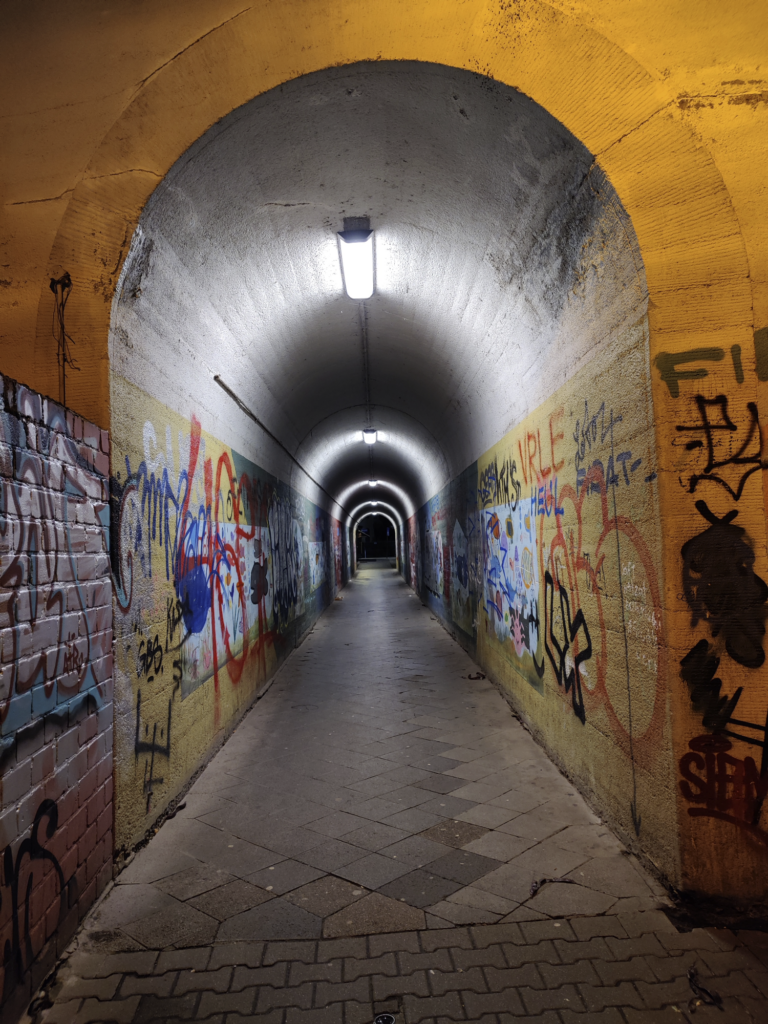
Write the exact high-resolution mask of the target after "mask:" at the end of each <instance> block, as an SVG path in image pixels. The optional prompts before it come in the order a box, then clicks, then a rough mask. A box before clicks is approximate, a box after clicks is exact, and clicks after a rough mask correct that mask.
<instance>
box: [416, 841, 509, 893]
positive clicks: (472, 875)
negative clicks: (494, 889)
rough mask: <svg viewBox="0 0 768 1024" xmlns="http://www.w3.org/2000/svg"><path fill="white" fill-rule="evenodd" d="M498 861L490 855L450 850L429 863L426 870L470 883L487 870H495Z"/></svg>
mask: <svg viewBox="0 0 768 1024" xmlns="http://www.w3.org/2000/svg"><path fill="white" fill-rule="evenodd" d="M498 863H499V862H498V861H497V860H493V859H492V858H491V857H483V856H482V855H481V854H479V853H471V852H470V851H469V850H466V849H464V850H451V851H450V852H449V853H446V854H444V855H443V856H442V857H439V858H438V859H437V860H434V861H432V862H431V863H430V865H429V868H428V870H429V871H430V872H434V873H435V874H436V875H442V876H443V878H450V879H451V881H453V882H461V884H462V885H470V884H471V883H472V882H474V881H476V880H477V879H478V878H482V876H483V875H487V874H488V872H489V871H495V869H496V868H497V867H498Z"/></svg>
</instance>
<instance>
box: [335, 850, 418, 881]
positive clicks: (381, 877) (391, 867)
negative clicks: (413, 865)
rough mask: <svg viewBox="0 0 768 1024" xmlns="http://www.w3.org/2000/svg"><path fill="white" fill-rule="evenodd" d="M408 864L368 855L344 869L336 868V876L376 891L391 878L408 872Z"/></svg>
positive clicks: (378, 855) (377, 855)
mask: <svg viewBox="0 0 768 1024" xmlns="http://www.w3.org/2000/svg"><path fill="white" fill-rule="evenodd" d="M410 870H411V869H410V866H409V865H408V864H403V863H401V862H400V861H397V860H394V859H393V858H391V857H382V856H381V854H378V853H369V854H368V856H367V857H362V858H361V859H360V860H356V861H354V862H353V863H352V864H348V865H346V866H345V867H342V868H338V869H337V871H336V874H337V875H340V876H341V877H342V878H348V879H349V880H350V881H351V882H357V883H358V885H363V886H365V888H366V889H378V888H379V887H380V886H382V885H385V884H386V883H387V882H390V881H392V879H393V878H399V877H400V875H403V874H405V873H406V872H408V871H410Z"/></svg>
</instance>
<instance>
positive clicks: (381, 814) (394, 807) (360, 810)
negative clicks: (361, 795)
mask: <svg viewBox="0 0 768 1024" xmlns="http://www.w3.org/2000/svg"><path fill="white" fill-rule="evenodd" d="M399 810H402V808H401V807H400V805H399V804H396V803H392V801H390V800H387V799H386V798H385V797H378V796H377V797H373V798H372V799H370V800H363V801H361V802H360V803H359V804H350V805H349V806H348V807H347V812H348V813H349V814H357V815H358V816H359V817H361V818H368V819H369V820H370V821H382V820H383V819H384V818H389V817H390V816H391V815H392V814H394V813H395V812H396V811H399Z"/></svg>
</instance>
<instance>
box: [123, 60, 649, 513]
mask: <svg viewBox="0 0 768 1024" xmlns="http://www.w3.org/2000/svg"><path fill="white" fill-rule="evenodd" d="M345 216H369V217H370V219H371V226H372V227H373V228H374V230H375V244H376V275H377V277H376V293H375V295H374V296H373V297H372V298H371V299H370V300H368V301H366V302H365V303H364V304H363V305H361V304H359V303H357V302H353V301H352V300H350V299H348V298H347V297H346V295H345V294H344V292H343V288H342V279H341V273H340V269H339V261H338V252H337V246H336V234H335V233H336V231H338V230H340V229H341V228H342V226H343V224H342V221H343V218H344V217H345ZM645 301H646V290H645V281H644V277H643V273H642V262H641V260H640V257H639V254H638V252H637V248H636V244H635V242H634V234H633V232H632V228H631V224H630V223H629V222H628V220H627V218H626V216H625V215H624V214H623V211H622V209H621V206H620V203H619V202H618V199H617V198H616V196H615V194H614V193H613V191H612V189H611V187H610V185H609V183H608V182H607V181H606V179H605V178H604V177H603V176H602V174H601V173H600V171H599V168H596V167H595V166H594V161H593V158H592V156H591V155H590V154H589V152H588V151H587V150H586V149H585V148H584V147H583V146H582V145H581V144H580V143H579V142H578V141H577V140H576V139H575V138H574V137H573V136H572V135H571V134H570V133H569V132H568V131H566V129H565V128H564V127H563V126H562V125H561V124H559V123H558V122H557V121H555V120H554V119H553V118H552V117H551V116H550V115H549V114H547V113H546V111H544V110H543V109H542V108H541V107H539V106H538V105H536V104H535V103H533V102H532V101H531V100H530V99H528V98H527V97H525V96H523V95H522V94H520V93H518V92H516V91H515V90H513V89H511V88H508V87H506V86H502V85H499V84H498V83H495V82H492V81H490V80H489V79H486V78H484V77H482V76H480V75H475V74H472V73H469V72H465V71H460V70H456V69H451V68H446V67H442V66H437V65H428V64H421V63H416V62H413V63H410V62H409V63H405V62H392V63H374V64H370V63H365V64H358V65H351V66H346V67H340V68H332V69H329V70H326V71H323V72H318V73H316V74H312V75H308V76H306V77H304V78H299V79H296V80H294V81H292V82H290V83H288V84H286V85H284V86H281V87H279V88H278V89H274V90H272V91H271V92H269V93H266V94H264V95H263V96H260V97H257V98H256V99H254V100H253V101H251V102H250V103H248V104H246V105H245V106H244V107H241V108H240V109H238V110H236V111H234V112H233V113H232V114H230V115H229V116H228V117H226V118H224V119H223V120H222V121H221V122H219V124H217V125H216V126H214V127H213V128H212V129H210V130H209V131H208V132H207V133H206V134H205V135H204V136H203V137H202V138H201V139H199V140H198V142H197V143H196V144H195V145H194V146H192V147H191V149H190V150H189V151H188V152H187V153H186V154H185V155H184V156H183V157H182V158H181V159H180V160H179V161H178V162H177V164H176V165H175V166H174V168H173V169H172V170H171V172H170V173H169V174H168V175H167V177H166V178H165V179H164V181H163V182H162V183H161V185H160V186H159V187H158V188H157V190H156V191H155V193H154V194H153V196H152V198H151V200H150V202H149V203H148V204H147V207H146V209H145V211H144V214H143V216H142V218H141V223H140V226H139V229H138V230H137V233H136V235H135V236H134V240H133V243H132V246H131V252H130V254H129V257H128V259H127V261H126V266H125V269H124V272H123V278H122V283H121V287H120V288H119V290H118V294H117V296H116V299H115V304H114V312H113V324H112V327H113V329H112V333H111V341H110V345H111V360H112V368H113V373H114V374H115V375H117V376H118V377H119V376H123V377H126V378H127V379H129V380H131V381H132V382H134V383H137V384H139V385H140V386H141V387H143V388H144V389H145V390H147V391H148V392H149V393H150V394H154V395H155V396H156V397H158V398H160V399H161V400H162V401H165V402H166V403H167V404H170V405H172V406H173V407H174V408H176V409H177V410H178V411H180V412H183V413H185V414H187V415H188V414H189V412H190V401H193V402H194V403H196V404H197V405H199V407H200V408H201V409H202V411H203V414H206V413H207V414H208V417H209V419H210V420H211V421H212V422H213V423H214V424H218V429H217V433H218V435H219V436H222V434H223V433H225V432H226V424H227V422H228V421H231V420H232V419H233V417H234V416H235V415H237V416H240V417H242V413H240V412H239V411H238V410H237V409H236V408H235V407H234V405H233V404H232V402H231V399H230V398H229V397H228V396H227V395H226V394H224V393H223V392H222V391H221V389H220V388H218V386H217V385H216V384H215V382H214V379H213V378H214V377H215V376H216V375H219V376H220V377H221V378H222V380H223V381H224V382H225V383H226V384H227V385H228V386H229V387H230V388H231V389H233V390H234V391H235V392H236V393H237V394H238V396H239V397H240V398H241V400H242V401H243V402H244V403H245V404H246V405H247V406H248V407H249V408H250V409H252V410H254V412H255V413H256V415H257V416H258V418H259V419H260V420H261V421H262V422H263V423H264V424H265V425H266V426H267V427H268V428H269V430H270V431H271V432H272V433H273V434H275V435H276V436H277V437H278V438H279V439H280V441H281V443H282V444H283V445H284V446H285V448H287V449H288V450H289V451H290V452H291V453H292V454H293V455H295V456H296V458H297V459H298V460H299V462H300V463H301V464H302V465H303V466H304V467H305V468H306V469H307V470H308V472H309V473H310V474H311V475H312V476H313V477H314V478H315V480H317V481H319V483H320V484H321V485H322V487H323V488H325V490H326V491H327V492H328V493H330V494H331V495H333V497H334V498H336V499H338V497H339V495H341V494H343V493H344V492H345V489H348V488H349V487H350V486H352V485H354V484H356V483H359V482H360V481H363V480H367V479H368V477H369V476H374V477H376V478H378V479H381V480H382V481H388V482H389V483H391V484H394V485H395V486H396V487H398V488H400V489H401V490H402V491H404V492H405V494H406V496H407V498H408V499H409V500H400V499H395V498H393V496H392V494H390V499H391V500H394V501H396V504H397V505H398V507H401V506H402V512H403V513H404V514H406V515H407V514H410V513H411V512H412V511H413V508H415V507H418V505H420V504H421V503H423V502H424V501H425V500H426V499H427V498H428V497H430V496H431V495H432V494H434V493H435V492H436V491H437V490H438V489H439V487H441V486H442V485H444V484H445V483H446V482H447V481H448V480H449V479H450V478H451V477H452V476H454V475H456V474H457V473H459V472H461V470H463V469H464V468H465V467H466V466H467V465H468V464H469V463H470V462H472V461H473V460H474V459H475V458H477V456H478V455H479V454H480V453H482V452H483V451H484V450H486V449H487V448H488V447H490V445H491V444H493V443H494V442H495V441H496V440H497V439H498V438H499V437H500V436H501V435H503V434H504V433H505V432H506V431H507V430H508V429H509V428H510V427H511V426H512V425H513V424H514V423H516V422H518V421H519V420H520V419H521V418H522V417H523V416H524V415H525V414H526V413H527V412H528V411H530V410H531V409H533V408H535V407H536V406H537V405H538V404H540V402H541V401H542V400H543V399H544V398H545V397H546V395H548V394H550V393H551V392H552V391H553V390H554V389H555V387H557V386H558V385H559V384H560V383H562V382H563V381H565V380H566V379H567V378H568V377H569V376H570V375H572V373H574V372H575V371H576V370H577V369H578V367H579V365H581V363H582V362H583V361H584V360H585V359H586V358H588V356H589V355H590V354H591V353H592V352H593V351H594V350H595V348H596V346H598V345H600V344H601V343H602V342H604V341H605V340H606V339H607V338H608V337H609V336H610V334H611V332H612V331H615V330H616V329H617V327H618V326H619V325H620V324H621V323H623V322H626V318H627V316H628V315H633V314H636V313H640V312H642V311H643V310H644V303H645ZM364 346H367V355H368V367H369V372H368V381H367V389H366V381H365V375H364V358H363V347H364ZM366 390H367V391H368V394H369V396H370V407H369V408H367V407H366ZM368 414H369V415H370V422H371V425H372V426H374V427H376V428H377V429H379V430H381V431H382V432H383V439H382V443H381V444H377V445H376V446H374V448H373V450H372V451H371V450H369V449H368V447H367V446H365V445H364V444H363V443H362V440H361V439H360V434H359V431H360V430H361V429H362V427H363V426H365V425H366V419H367V416H368ZM250 426H252V425H250ZM253 430H254V431H256V434H258V429H257V428H253ZM260 443H261V439H260V438H259V437H258V436H255V437H254V439H253V445H252V447H254V446H255V449H256V451H257V452H258V447H259V444H260ZM257 461H258V459H257ZM297 480H298V485H299V486H301V484H302V479H301V476H299V477H298V478H297ZM304 482H305V483H306V481H304ZM303 489H304V490H305V491H306V486H304V487H303ZM319 497H320V500H321V501H322V503H323V504H326V505H327V500H325V499H324V497H323V496H322V495H320V496H319ZM347 507H348V506H347Z"/></svg>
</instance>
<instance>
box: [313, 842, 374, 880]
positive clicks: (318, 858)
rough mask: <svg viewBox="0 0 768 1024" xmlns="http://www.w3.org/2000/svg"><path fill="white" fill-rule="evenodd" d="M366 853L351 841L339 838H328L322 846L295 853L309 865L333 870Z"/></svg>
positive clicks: (324, 869)
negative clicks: (347, 841) (346, 841)
mask: <svg viewBox="0 0 768 1024" xmlns="http://www.w3.org/2000/svg"><path fill="white" fill-rule="evenodd" d="M365 855H366V853H365V850H362V849H361V848H360V847H359V846H354V845H353V844H352V843H345V842H343V841H342V840H340V839H330V840H329V841H328V842H326V843H323V844H322V846H315V847H313V848H312V849H311V850H307V851H306V852H305V853H300V854H296V857H297V859H298V860H300V861H302V863H304V864H309V865H310V867H313V868H318V869H320V870H322V871H329V872H333V871H336V870H337V869H338V868H341V867H344V865H345V864H351V863H352V861H354V860H360V858H361V857H364V856H365Z"/></svg>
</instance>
